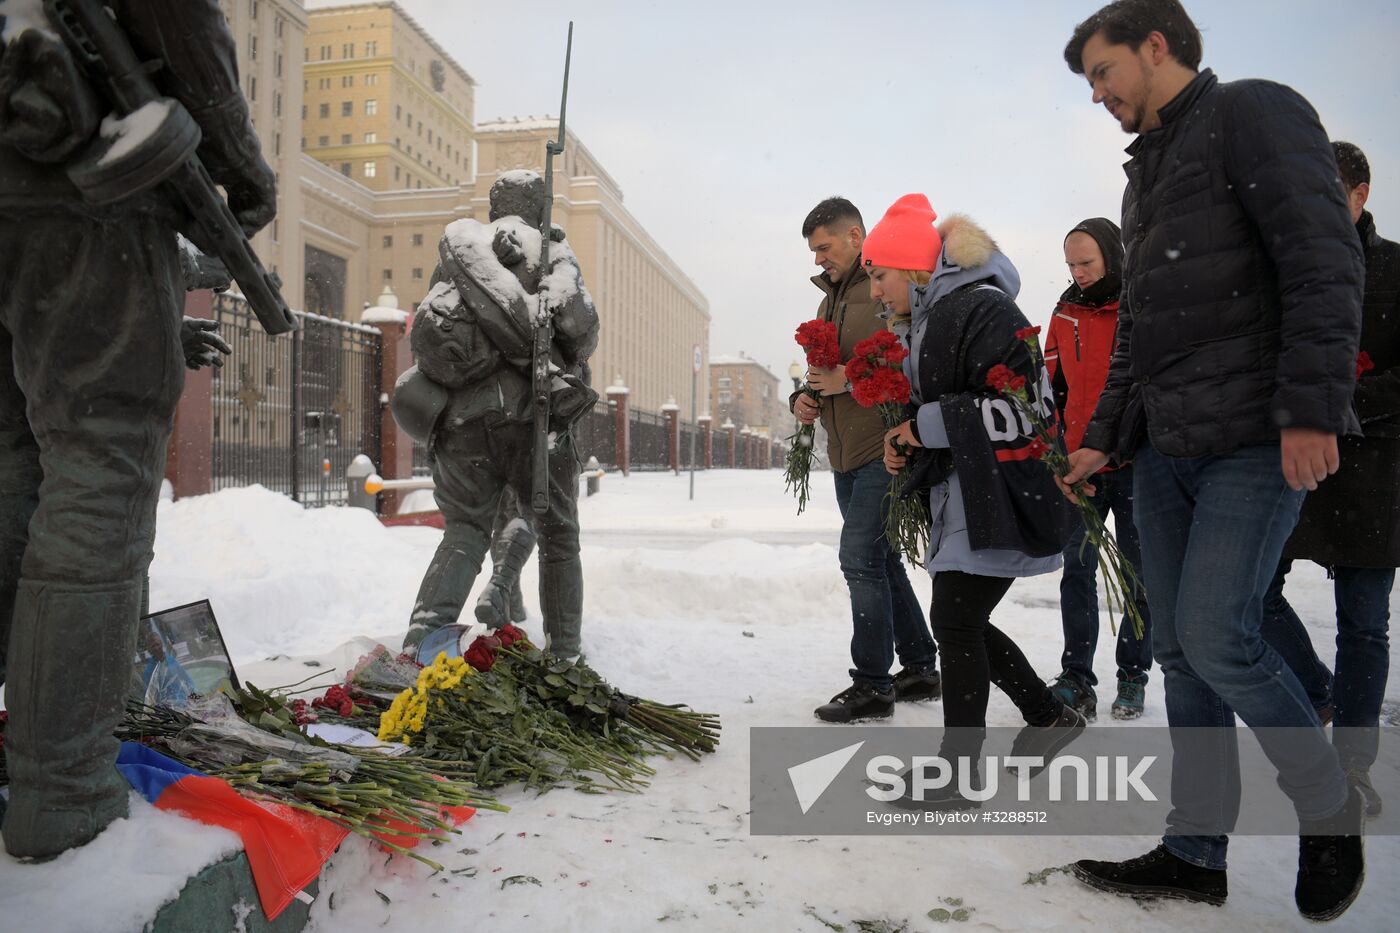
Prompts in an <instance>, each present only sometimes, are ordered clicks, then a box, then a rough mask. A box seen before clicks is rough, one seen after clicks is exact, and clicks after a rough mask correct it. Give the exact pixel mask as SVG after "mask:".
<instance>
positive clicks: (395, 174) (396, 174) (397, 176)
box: [394, 165, 399, 181]
mask: <svg viewBox="0 0 1400 933" xmlns="http://www.w3.org/2000/svg"><path fill="white" fill-rule="evenodd" d="M398 180H399V167H398V166H397V165H395V166H394V181H398Z"/></svg>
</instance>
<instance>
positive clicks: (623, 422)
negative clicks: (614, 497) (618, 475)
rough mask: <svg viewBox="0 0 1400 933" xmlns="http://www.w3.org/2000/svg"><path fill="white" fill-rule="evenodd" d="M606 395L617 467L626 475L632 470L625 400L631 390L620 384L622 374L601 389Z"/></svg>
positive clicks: (630, 440) (629, 430)
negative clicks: (611, 416) (610, 414)
mask: <svg viewBox="0 0 1400 933" xmlns="http://www.w3.org/2000/svg"><path fill="white" fill-rule="evenodd" d="M603 391H604V392H605V393H606V394H607V396H608V406H609V407H610V408H612V410H613V437H614V438H615V439H616V445H617V449H616V459H617V468H618V469H619V470H621V471H622V475H623V476H627V475H628V474H629V473H631V471H632V433H631V428H630V426H631V419H630V418H629V417H628V412H627V400H628V398H629V396H630V395H631V390H630V389H628V388H627V387H626V386H625V385H623V384H622V376H621V375H619V376H618V377H617V382H616V383H614V384H613V385H610V386H608V387H607V388H606V389H604V390H603Z"/></svg>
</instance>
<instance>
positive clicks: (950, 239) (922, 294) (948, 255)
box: [910, 214, 1021, 318]
mask: <svg viewBox="0 0 1400 933" xmlns="http://www.w3.org/2000/svg"><path fill="white" fill-rule="evenodd" d="M938 232H939V234H940V235H941V236H942V237H943V251H942V253H940V254H939V256H938V268H937V269H936V270H934V273H933V278H932V279H930V280H929V283H928V284H927V285H925V286H923V287H918V286H913V287H912V288H913V292H912V294H911V296H910V297H911V301H910V304H911V306H912V308H913V315H914V317H916V318H917V317H921V316H923V315H925V314H927V313H928V311H929V309H930V308H932V307H933V305H934V304H935V303H936V302H937V301H938V300H939V299H940V298H942V297H943V296H945V295H947V294H949V293H951V292H954V291H956V290H957V289H959V288H962V287H963V286H964V285H970V284H972V283H973V282H982V281H985V282H986V283H987V284H988V285H993V286H995V287H997V288H999V289H1001V290H1002V291H1003V292H1005V293H1006V294H1007V296H1008V297H1010V298H1011V299H1012V300H1013V301H1014V300H1015V298H1016V295H1017V294H1018V293H1019V292H1020V291H1021V274H1020V273H1019V272H1017V271H1016V267H1015V266H1014V265H1012V264H1011V260H1010V259H1007V258H1006V254H1005V253H1003V252H1002V251H1001V250H1000V249H998V248H997V244H996V241H995V240H993V239H992V237H991V235H990V234H988V233H987V231H986V230H984V229H982V227H980V226H979V225H978V224H977V223H976V222H975V221H974V220H973V219H972V218H970V217H968V216H967V215H965V214H951V215H949V216H948V217H947V218H946V219H945V220H944V221H943V222H942V223H941V224H939V225H938Z"/></svg>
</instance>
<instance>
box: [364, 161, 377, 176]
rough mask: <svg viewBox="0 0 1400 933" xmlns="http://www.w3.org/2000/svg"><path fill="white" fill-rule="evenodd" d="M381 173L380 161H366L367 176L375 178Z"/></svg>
mask: <svg viewBox="0 0 1400 933" xmlns="http://www.w3.org/2000/svg"><path fill="white" fill-rule="evenodd" d="M378 173H379V163H377V162H374V161H370V162H366V163H365V177H366V178H373V177H374V176H375V175H377V174H378Z"/></svg>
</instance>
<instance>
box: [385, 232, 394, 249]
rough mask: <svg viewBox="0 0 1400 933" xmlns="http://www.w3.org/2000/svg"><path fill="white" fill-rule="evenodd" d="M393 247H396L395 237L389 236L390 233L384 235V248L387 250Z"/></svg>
mask: <svg viewBox="0 0 1400 933" xmlns="http://www.w3.org/2000/svg"><path fill="white" fill-rule="evenodd" d="M393 246H394V237H393V235H392V234H388V233H386V234H384V248H385V249H392V248H393Z"/></svg>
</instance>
